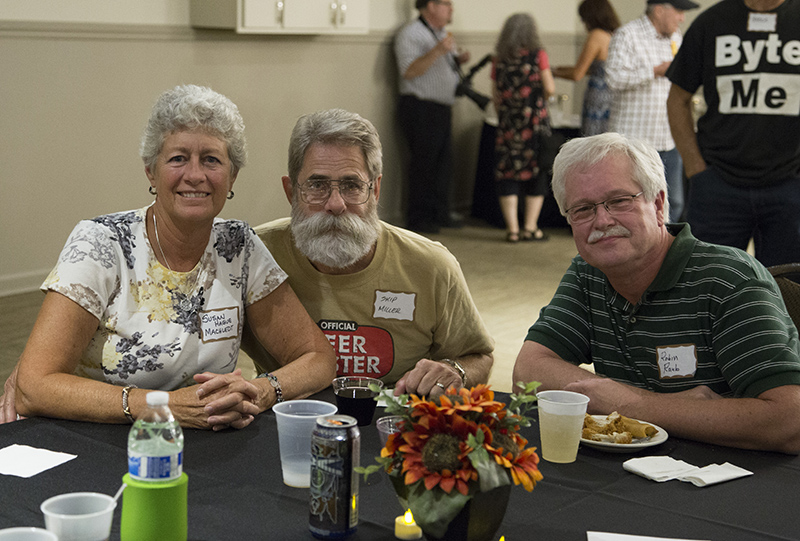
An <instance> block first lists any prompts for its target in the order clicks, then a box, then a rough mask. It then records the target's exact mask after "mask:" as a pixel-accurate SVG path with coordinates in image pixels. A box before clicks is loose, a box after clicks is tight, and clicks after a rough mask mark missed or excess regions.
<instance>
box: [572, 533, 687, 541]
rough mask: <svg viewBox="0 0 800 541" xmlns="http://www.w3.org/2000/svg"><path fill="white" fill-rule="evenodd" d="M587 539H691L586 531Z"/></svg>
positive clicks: (635, 540) (626, 540)
mask: <svg viewBox="0 0 800 541" xmlns="http://www.w3.org/2000/svg"><path fill="white" fill-rule="evenodd" d="M586 541H690V540H688V539H678V538H675V537H649V536H646V535H627V534H623V533H606V532H586Z"/></svg>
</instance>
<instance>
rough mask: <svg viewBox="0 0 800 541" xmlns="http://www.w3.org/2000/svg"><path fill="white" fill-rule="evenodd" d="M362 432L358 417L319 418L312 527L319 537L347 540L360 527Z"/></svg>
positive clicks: (314, 451)
mask: <svg viewBox="0 0 800 541" xmlns="http://www.w3.org/2000/svg"><path fill="white" fill-rule="evenodd" d="M360 458H361V433H360V432H359V430H358V425H357V423H356V420H355V418H353V417H350V416H349V415H328V416H325V417H320V418H319V419H317V426H316V428H314V432H312V434H311V486H310V487H309V516H308V529H309V530H310V531H311V534H312V535H313V536H314V537H316V538H317V539H344V538H345V537H347V536H349V535H351V534H353V533H354V532H355V531H356V527H357V526H358V474H357V473H356V472H355V471H354V468H357V467H358V466H359V464H360Z"/></svg>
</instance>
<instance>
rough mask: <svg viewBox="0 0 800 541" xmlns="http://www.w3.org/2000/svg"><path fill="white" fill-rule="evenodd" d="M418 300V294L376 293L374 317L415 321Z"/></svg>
mask: <svg viewBox="0 0 800 541" xmlns="http://www.w3.org/2000/svg"><path fill="white" fill-rule="evenodd" d="M416 298H417V295H416V293H392V292H391V291H375V312H374V313H373V314H372V317H374V318H382V319H401V320H405V321H414V308H415V304H416Z"/></svg>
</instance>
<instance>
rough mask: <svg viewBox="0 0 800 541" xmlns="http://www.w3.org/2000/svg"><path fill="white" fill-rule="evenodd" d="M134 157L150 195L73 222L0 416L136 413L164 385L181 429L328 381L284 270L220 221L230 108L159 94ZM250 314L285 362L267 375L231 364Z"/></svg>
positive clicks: (228, 175)
mask: <svg viewBox="0 0 800 541" xmlns="http://www.w3.org/2000/svg"><path fill="white" fill-rule="evenodd" d="M140 154H141V157H142V160H143V161H144V166H145V174H146V175H147V178H148V180H149V183H150V187H149V190H150V193H151V194H153V195H154V196H155V201H154V202H153V203H152V204H151V205H149V206H147V207H145V208H142V209H138V210H132V211H127V212H119V213H115V214H109V215H105V216H100V217H97V218H94V219H92V220H84V221H82V222H80V223H79V224H78V225H77V226H76V227H75V229H74V230H73V232H72V234H71V235H70V238H69V240H68V241H67V244H66V245H65V247H64V249H63V251H62V252H61V256H60V257H59V260H58V263H57V264H56V267H55V268H54V269H53V271H52V272H51V273H50V276H48V278H47V280H45V282H44V284H43V285H42V289H43V290H44V291H45V292H46V296H45V299H44V302H43V304H42V308H41V311H40V313H39V316H38V318H37V321H36V324H35V326H34V329H33V331H32V333H31V336H30V338H29V340H28V343H27V345H26V347H25V350H24V352H23V354H22V357H21V358H20V361H19V363H18V365H17V367H16V369H15V370H14V373H13V374H12V376H11V377H10V378H9V381H8V382H6V386H5V390H6V393H5V395H4V396H3V398H2V401H1V403H0V406H2V412H0V421H10V420H13V419H14V418H18V416H19V415H24V416H45V417H59V418H65V419H75V420H81V421H90V422H100V423H124V422H133V421H134V419H135V418H136V417H137V416H138V415H139V414H140V413H141V412H142V410H143V409H144V408H145V395H146V394H147V392H146V390H152V389H159V390H165V391H169V392H170V401H169V405H170V408H171V409H172V411H173V413H174V415H175V417H176V419H178V421H179V422H180V423H181V425H183V426H187V427H196V428H211V429H214V430H220V429H223V428H227V427H234V428H244V427H245V426H247V425H248V424H250V423H251V422H252V420H253V418H254V415H256V414H258V413H259V412H261V411H264V410H266V409H268V408H269V407H271V406H272V405H273V404H274V403H276V402H279V401H281V400H283V399H290V398H297V397H302V396H307V395H309V394H311V393H314V392H316V391H319V390H321V389H323V388H325V387H326V386H328V385H330V382H331V380H332V378H333V377H335V373H336V360H335V355H334V353H333V350H332V348H331V347H330V345H329V344H328V342H327V340H326V339H325V337H324V335H323V334H322V332H321V331H320V330H319V328H317V326H316V325H315V324H314V322H313V321H312V320H311V319H310V318H309V316H308V314H307V313H306V312H305V310H304V309H303V307H302V305H301V304H300V302H299V301H298V299H297V297H296V296H295V294H294V293H293V292H292V290H291V288H290V287H289V285H288V283H287V282H286V274H285V273H284V272H283V270H281V269H280V267H279V266H278V265H277V264H276V263H275V260H274V259H273V258H272V256H271V255H270V253H269V252H268V251H267V249H266V248H265V247H264V245H263V244H262V243H261V241H260V240H259V239H258V237H256V235H255V233H254V232H253V231H252V229H250V227H249V226H248V225H247V224H246V223H244V222H241V221H236V220H221V219H219V218H217V215H218V214H219V213H220V211H221V210H222V208H223V206H224V205H225V202H226V200H227V199H231V198H232V197H233V196H234V192H233V184H234V182H235V181H236V177H237V175H238V173H239V170H240V169H241V168H242V167H243V166H244V165H245V161H246V157H247V153H246V142H245V137H244V122H243V121H242V117H241V115H240V114H239V110H238V108H237V107H236V105H234V104H233V102H231V101H230V100H229V99H228V98H226V97H225V96H223V95H221V94H218V93H217V92H214V91H213V90H211V89H209V88H204V87H199V86H194V85H186V86H178V87H176V88H174V89H172V90H169V91H167V92H164V93H163V94H162V95H161V96H160V97H159V99H158V100H157V102H156V104H155V106H154V107H153V111H152V114H151V116H150V120H149V122H148V124H147V127H146V129H145V132H144V136H143V138H142V144H141V149H140ZM245 318H247V319H248V321H249V323H250V326H251V328H252V329H253V331H254V333H255V334H256V336H257V337H258V339H259V340H260V341H261V342H262V344H263V345H264V347H266V348H267V349H268V350H269V351H270V352H272V353H273V355H274V356H275V358H276V359H278V361H279V363H280V365H281V367H280V368H279V369H277V370H275V371H274V373H270V374H264V376H265V377H264V378H263V379H255V380H253V381H246V380H245V379H243V378H242V376H241V372H240V371H239V370H237V369H236V361H237V358H238V353H239V344H240V341H241V332H242V328H243V325H244V319H245Z"/></svg>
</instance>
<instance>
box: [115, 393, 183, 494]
mask: <svg viewBox="0 0 800 541" xmlns="http://www.w3.org/2000/svg"><path fill="white" fill-rule="evenodd" d="M168 404H169V394H168V393H166V392H164V391H152V392H149V393H147V409H146V410H145V411H144V413H142V415H141V416H140V417H139V418H138V419H136V422H135V423H133V427H131V431H130V433H129V434H128V473H129V474H130V476H131V478H132V479H135V480H138V481H156V482H157V481H173V480H175V479H178V478H179V477H180V476H181V473H182V472H183V430H181V426H180V425H179V424H178V421H176V420H175V417H173V415H172V412H171V411H170V409H169V406H168Z"/></svg>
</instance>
